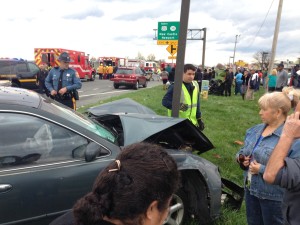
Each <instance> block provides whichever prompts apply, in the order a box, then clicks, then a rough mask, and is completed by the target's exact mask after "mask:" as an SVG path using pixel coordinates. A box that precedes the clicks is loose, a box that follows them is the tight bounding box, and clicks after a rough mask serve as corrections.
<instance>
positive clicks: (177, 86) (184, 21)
mask: <svg viewBox="0 0 300 225" xmlns="http://www.w3.org/2000/svg"><path fill="white" fill-rule="evenodd" d="M189 11H190V0H182V1H181V12H180V29H179V40H178V52H177V58H176V70H175V80H174V92H173V100H172V116H173V117H178V116H179V103H180V93H181V86H182V77H183V67H184V57H185V47H186V34H187V27H188V19H189Z"/></svg>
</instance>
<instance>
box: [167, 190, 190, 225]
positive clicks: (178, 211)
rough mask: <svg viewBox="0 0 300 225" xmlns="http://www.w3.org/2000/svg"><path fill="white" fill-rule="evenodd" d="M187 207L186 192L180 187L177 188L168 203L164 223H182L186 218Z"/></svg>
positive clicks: (172, 224) (170, 224)
mask: <svg viewBox="0 0 300 225" xmlns="http://www.w3.org/2000/svg"><path fill="white" fill-rule="evenodd" d="M187 207H188V200H187V196H186V193H185V192H184V191H183V190H182V189H179V190H178V191H177V192H176V193H175V194H173V197H172V200H171V203H170V211H169V215H168V217H167V219H166V221H165V223H164V224H169V225H174V224H178V225H180V224H184V223H185V222H186V220H187Z"/></svg>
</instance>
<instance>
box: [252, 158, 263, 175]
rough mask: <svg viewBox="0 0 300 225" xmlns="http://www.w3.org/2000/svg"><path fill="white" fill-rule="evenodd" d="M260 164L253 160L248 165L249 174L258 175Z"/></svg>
mask: <svg viewBox="0 0 300 225" xmlns="http://www.w3.org/2000/svg"><path fill="white" fill-rule="evenodd" d="M260 165H261V164H260V163H258V162H256V160H254V161H253V162H251V163H250V166H249V170H250V173H251V174H258V173H259V168H260Z"/></svg>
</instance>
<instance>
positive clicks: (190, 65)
mask: <svg viewBox="0 0 300 225" xmlns="http://www.w3.org/2000/svg"><path fill="white" fill-rule="evenodd" d="M188 70H193V71H196V67H195V66H194V65H193V64H185V65H184V68H183V72H184V73H186V71H188Z"/></svg>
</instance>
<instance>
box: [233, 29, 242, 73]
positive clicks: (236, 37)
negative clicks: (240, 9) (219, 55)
mask: <svg viewBox="0 0 300 225" xmlns="http://www.w3.org/2000/svg"><path fill="white" fill-rule="evenodd" d="M240 36H241V35H240V34H237V35H235V43H234V50H233V62H232V64H233V73H234V74H235V65H234V58H235V50H236V43H237V39H238V37H240Z"/></svg>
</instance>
